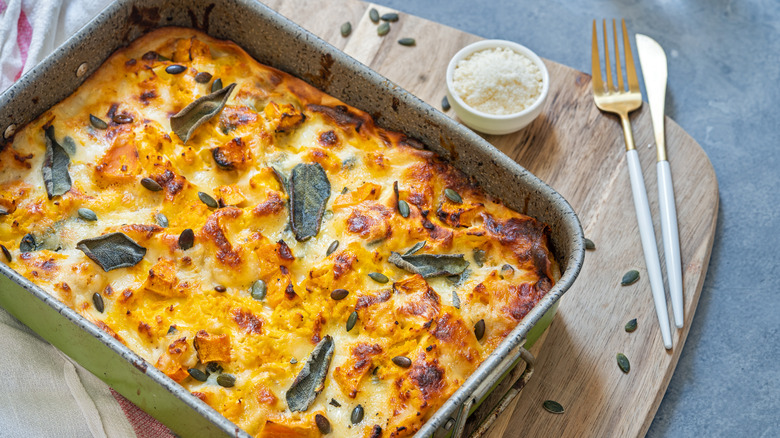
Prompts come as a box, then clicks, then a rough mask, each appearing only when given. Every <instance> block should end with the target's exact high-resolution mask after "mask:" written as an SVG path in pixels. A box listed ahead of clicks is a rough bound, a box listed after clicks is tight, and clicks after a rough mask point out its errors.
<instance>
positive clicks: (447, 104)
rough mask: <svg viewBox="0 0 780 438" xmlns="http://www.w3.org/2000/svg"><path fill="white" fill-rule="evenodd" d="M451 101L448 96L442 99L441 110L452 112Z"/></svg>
mask: <svg viewBox="0 0 780 438" xmlns="http://www.w3.org/2000/svg"><path fill="white" fill-rule="evenodd" d="M450 108H451V107H450V100H449V99H447V96H444V97H442V98H441V109H442V110H443V111H449V110H450Z"/></svg>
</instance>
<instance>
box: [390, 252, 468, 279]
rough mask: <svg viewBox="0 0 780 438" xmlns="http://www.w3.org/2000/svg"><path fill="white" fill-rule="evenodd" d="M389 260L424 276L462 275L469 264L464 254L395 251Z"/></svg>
mask: <svg viewBox="0 0 780 438" xmlns="http://www.w3.org/2000/svg"><path fill="white" fill-rule="evenodd" d="M387 261H388V262H390V263H392V264H394V265H396V266H398V267H399V268H401V269H403V270H405V271H409V272H412V273H415V274H420V275H422V276H423V278H430V277H442V276H449V275H460V274H461V273H463V271H465V270H466V268H467V267H468V266H469V262H468V261H466V259H464V258H463V254H419V255H401V254H398V253H397V252H395V251H393V252H391V253H390V257H388V259H387Z"/></svg>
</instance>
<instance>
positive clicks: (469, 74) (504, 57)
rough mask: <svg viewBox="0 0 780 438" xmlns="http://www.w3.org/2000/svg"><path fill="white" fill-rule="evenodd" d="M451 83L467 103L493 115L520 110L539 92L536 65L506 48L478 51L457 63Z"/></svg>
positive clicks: (536, 97)
mask: <svg viewBox="0 0 780 438" xmlns="http://www.w3.org/2000/svg"><path fill="white" fill-rule="evenodd" d="M453 82H454V85H455V92H456V93H457V94H458V96H460V98H461V99H463V101H464V102H466V104H467V105H468V106H470V107H472V108H474V109H476V110H479V111H482V112H485V113H488V114H496V115H506V114H514V113H517V112H520V111H522V110H524V109H526V108H528V107H529V106H531V105H532V104H533V103H534V102H535V101H536V99H538V98H539V95H540V94H541V93H542V72H541V71H540V70H539V67H538V66H537V65H536V64H535V63H534V62H533V61H532V60H531V59H529V58H528V57H527V56H525V55H523V54H521V53H518V52H515V51H514V50H512V49H510V48H506V47H497V48H494V49H485V50H480V51H479V52H474V53H472V54H471V55H469V56H468V57H467V58H466V59H463V60H462V61H460V62H458V64H457V65H456V66H455V72H454V75H453Z"/></svg>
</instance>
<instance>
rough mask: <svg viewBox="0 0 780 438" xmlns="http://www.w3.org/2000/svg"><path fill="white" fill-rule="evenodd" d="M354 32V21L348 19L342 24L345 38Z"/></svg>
mask: <svg viewBox="0 0 780 438" xmlns="http://www.w3.org/2000/svg"><path fill="white" fill-rule="evenodd" d="M351 33H352V23H350V22H349V21H347V22H346V23H344V24H342V25H341V36H343V37H344V38H346V37H348V36H349V34H351Z"/></svg>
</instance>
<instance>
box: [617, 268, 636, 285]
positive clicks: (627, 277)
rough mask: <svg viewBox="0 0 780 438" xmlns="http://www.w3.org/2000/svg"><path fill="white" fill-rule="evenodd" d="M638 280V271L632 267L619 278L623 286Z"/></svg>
mask: <svg viewBox="0 0 780 438" xmlns="http://www.w3.org/2000/svg"><path fill="white" fill-rule="evenodd" d="M638 280H639V271H637V270H636V269H632V270H630V271H628V272H626V273H625V274H624V275H623V279H622V280H620V284H621V285H623V286H628V285H631V284H634V283H636V282H637V281H638Z"/></svg>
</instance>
